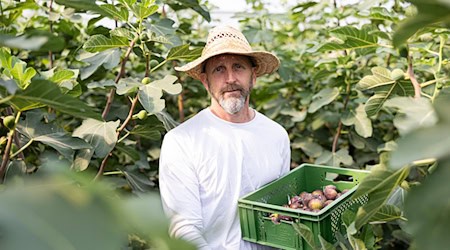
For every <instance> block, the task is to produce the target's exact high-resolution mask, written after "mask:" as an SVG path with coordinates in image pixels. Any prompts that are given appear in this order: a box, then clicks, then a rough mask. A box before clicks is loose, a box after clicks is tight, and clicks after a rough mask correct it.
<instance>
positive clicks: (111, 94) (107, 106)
mask: <svg viewBox="0 0 450 250" xmlns="http://www.w3.org/2000/svg"><path fill="white" fill-rule="evenodd" d="M138 38H139V37H135V38H134V39H133V41H131V43H130V46H129V47H128V50H127V52H126V53H125V57H124V58H123V59H122V63H121V65H120V71H119V73H118V74H117V76H116V79H115V80H114V82H115V83H116V84H117V83H118V82H119V80H120V78H122V76H123V75H124V74H125V65H126V64H127V61H128V58H129V57H130V54H131V51H132V50H133V47H134V44H135V43H136V40H137V39H138ZM115 94H116V90H115V89H114V88H113V89H111V91H110V92H109V95H108V99H107V100H106V104H105V109H104V110H103V113H102V118H103V119H104V120H106V116H107V115H108V113H109V110H110V109H111V105H112V102H113V100H114V95H115Z"/></svg>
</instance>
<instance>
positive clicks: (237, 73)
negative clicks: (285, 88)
mask: <svg viewBox="0 0 450 250" xmlns="http://www.w3.org/2000/svg"><path fill="white" fill-rule="evenodd" d="M255 80H256V74H255V70H254V67H253V66H252V63H251V61H250V58H249V57H247V56H241V55H233V54H224V55H218V56H215V57H212V58H210V59H209V60H208V61H207V62H206V65H205V72H204V73H203V74H202V75H201V81H202V83H203V85H204V86H205V87H206V89H207V90H208V92H209V93H210V95H211V97H212V98H213V99H214V100H215V101H216V102H217V103H219V104H220V106H221V107H222V108H223V109H224V110H225V111H226V112H227V113H229V114H235V113H237V112H239V111H240V110H241V109H242V108H243V107H244V106H245V104H246V102H247V101H248V97H249V95H250V92H251V90H252V88H253V84H254V83H255Z"/></svg>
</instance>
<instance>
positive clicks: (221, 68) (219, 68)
mask: <svg viewBox="0 0 450 250" xmlns="http://www.w3.org/2000/svg"><path fill="white" fill-rule="evenodd" d="M213 71H214V72H221V71H223V67H222V66H219V67H217V68H214V70H213Z"/></svg>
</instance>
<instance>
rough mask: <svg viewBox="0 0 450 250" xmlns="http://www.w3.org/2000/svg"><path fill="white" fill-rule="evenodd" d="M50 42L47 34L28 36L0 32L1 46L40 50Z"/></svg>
mask: <svg viewBox="0 0 450 250" xmlns="http://www.w3.org/2000/svg"><path fill="white" fill-rule="evenodd" d="M47 42H48V37H46V36H34V37H28V36H26V35H21V36H17V37H16V36H12V35H8V34H0V46H2V47H3V46H4V47H9V48H16V49H23V50H39V49H40V48H41V47H42V46H43V45H44V44H45V43H47Z"/></svg>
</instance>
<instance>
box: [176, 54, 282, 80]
mask: <svg viewBox="0 0 450 250" xmlns="http://www.w3.org/2000/svg"><path fill="white" fill-rule="evenodd" d="M221 54H237V55H245V56H250V57H252V58H253V61H254V63H255V65H256V68H255V73H256V76H261V75H264V74H270V73H273V72H274V71H275V70H277V69H278V67H279V66H280V60H279V59H278V57H276V56H275V55H274V54H272V53H270V52H266V51H252V52H242V51H233V50H227V51H217V52H216V53H212V54H209V55H208V56H201V57H199V58H197V59H195V60H194V61H192V62H190V63H187V64H186V65H183V66H181V67H175V70H177V71H182V72H186V73H187V74H188V75H189V76H191V77H192V78H195V79H198V80H200V74H201V73H202V70H203V63H204V62H205V61H206V60H208V59H209V58H211V57H214V56H217V55H221Z"/></svg>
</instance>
